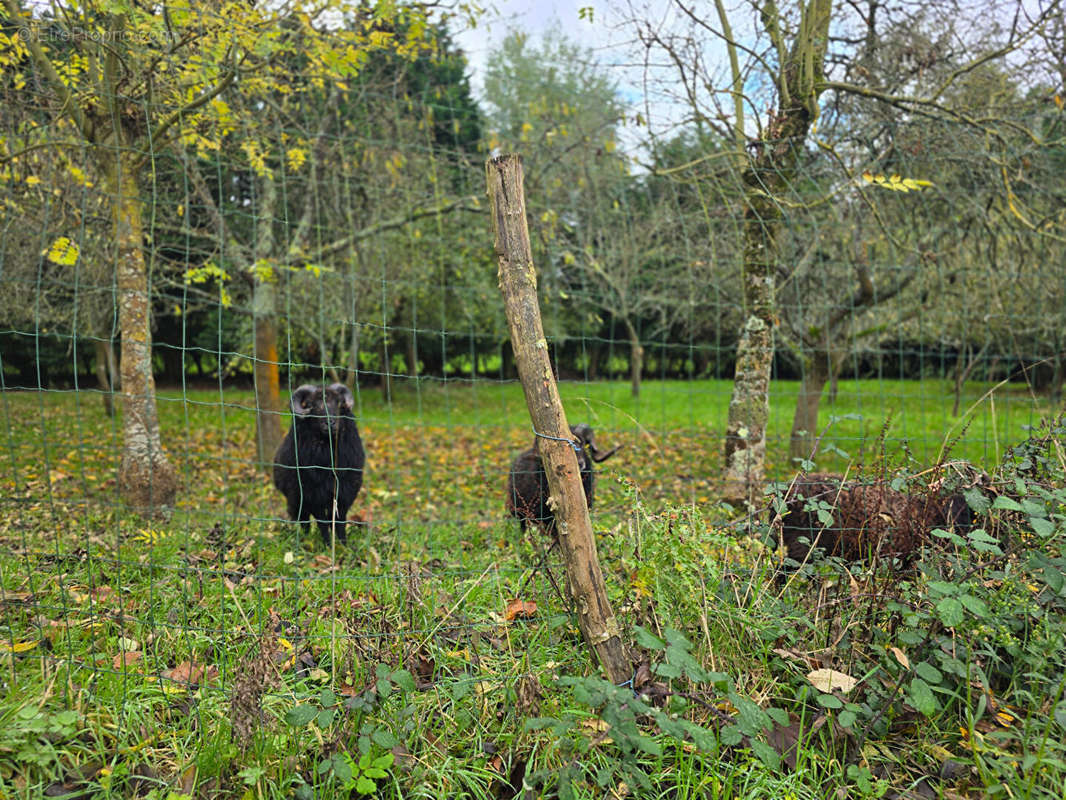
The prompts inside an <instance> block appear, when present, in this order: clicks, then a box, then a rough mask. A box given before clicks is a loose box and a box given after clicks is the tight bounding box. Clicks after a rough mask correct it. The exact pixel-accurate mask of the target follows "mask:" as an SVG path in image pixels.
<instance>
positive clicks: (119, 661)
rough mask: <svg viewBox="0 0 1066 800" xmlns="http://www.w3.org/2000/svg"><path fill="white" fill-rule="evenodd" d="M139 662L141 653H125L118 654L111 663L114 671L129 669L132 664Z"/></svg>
mask: <svg viewBox="0 0 1066 800" xmlns="http://www.w3.org/2000/svg"><path fill="white" fill-rule="evenodd" d="M140 660H141V653H140V652H139V651H138V652H133V653H129V652H127V653H119V654H118V655H117V656H115V659H114V661H113V662H112V663H113V664H114V665H115V669H122V668H123V667H129V666H131V665H133V664H136V663H137V662H138V661H140Z"/></svg>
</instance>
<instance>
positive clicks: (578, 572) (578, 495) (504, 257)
mask: <svg viewBox="0 0 1066 800" xmlns="http://www.w3.org/2000/svg"><path fill="white" fill-rule="evenodd" d="M485 175H486V179H487V181H488V188H489V199H490V201H491V203H492V221H493V227H494V229H495V234H496V257H497V260H498V262H499V280H500V291H501V292H503V300H504V305H505V306H506V309H507V323H508V325H509V326H510V329H511V345H512V347H513V349H514V356H515V365H516V366H517V367H518V377H519V379H521V381H522V388H523V390H524V391H525V395H526V405H527V406H528V407H529V416H530V418H531V419H532V420H533V429H534V430H535V431H537V432H539V433H542V434H545V435H546V436H553V437H558V438H559V439H563V440H566V441H558V440H556V439H545V438H541V439H538V450H539V451H540V457H541V460H542V461H543V463H544V471H545V472H546V473H547V476H548V488H549V489H550V491H551V498H552V500H554V504H555V510H554V513H555V519H556V530H557V531H558V534H559V544H560V547H561V549H562V553H563V557H564V558H565V560H566V574H567V585H568V586H569V588H570V594H571V596H572V597H573V601H574V605H575V607H576V608H577V615H578V619H577V622H578V627H579V628H580V629H581V633H582V635H583V636H584V637H585V641H586V642H587V643H588V645H589V647H590V648H591V649H592V651H593V652H594V653H595V654H596V656H597V657H598V658H599V660H600V664H602V665H603V668H604V670H605V671H606V672H607V677H608V678H609V679H610V680H611V682H612V683H615V684H622V683H625V682H626V681H628V680H630V679H631V678H632V677H633V666H632V664H631V663H630V661H629V658H628V656H627V654H626V649H625V645H624V644H623V642H622V631H621V628H620V627H619V625H618V622H617V620H616V619H615V617H614V614H613V613H612V612H611V606H610V603H609V602H608V601H607V587H606V586H605V585H604V581H603V571H602V570H601V569H600V562H599V558H598V557H597V555H596V540H595V538H594V537H593V534H592V523H591V522H590V521H589V510H588V505H587V504H586V502H585V492H584V490H583V489H582V487H581V474H580V472H579V470H578V464H577V455H576V453H575V452H574V449H573V448H572V447H571V446H570V445H569V444H567V441H572V440H573V435H572V434H571V433H570V426H569V425H567V423H566V414H565V412H564V411H563V404H562V401H561V400H560V399H559V389H558V387H557V386H556V383H555V376H554V375H553V374H552V369H551V361H550V359H549V358H548V344H547V340H546V339H545V338H544V328H543V326H542V325H541V321H540V305H539V304H538V302H537V275H536V272H535V271H534V268H533V251H532V250H531V249H530V245H529V228H528V227H527V225H526V200H525V194H524V192H523V188H522V159H521V157H520V156H518V155H514V154H509V155H503V156H499V157H497V158H493V159H490V160H489V161H488V162H486V164H485Z"/></svg>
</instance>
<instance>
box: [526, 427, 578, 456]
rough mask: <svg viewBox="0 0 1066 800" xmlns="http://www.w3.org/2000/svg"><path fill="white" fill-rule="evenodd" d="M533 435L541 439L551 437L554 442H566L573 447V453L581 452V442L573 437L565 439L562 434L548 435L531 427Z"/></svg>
mask: <svg viewBox="0 0 1066 800" xmlns="http://www.w3.org/2000/svg"><path fill="white" fill-rule="evenodd" d="M533 435H534V436H539V437H540V438H541V439H551V440H552V441H554V442H566V443H567V444H568V445H570V446H571V447H572V448H574V452H575V453H580V452H581V444H580V443H579V442H578V441H577V440H575V439H566V438H564V437H562V436H549V435H548V434H546V433H541V432H540V431H538V430H537V429H536V428H534V429H533Z"/></svg>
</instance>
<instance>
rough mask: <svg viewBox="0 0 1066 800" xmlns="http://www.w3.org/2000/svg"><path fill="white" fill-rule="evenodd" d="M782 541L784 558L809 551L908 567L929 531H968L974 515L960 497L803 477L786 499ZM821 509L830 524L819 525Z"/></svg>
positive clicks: (835, 478)
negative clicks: (889, 561) (897, 561)
mask: <svg viewBox="0 0 1066 800" xmlns="http://www.w3.org/2000/svg"><path fill="white" fill-rule="evenodd" d="M785 503H786V506H787V513H785V514H784V515H783V518H782V525H781V537H782V539H783V540H784V544H785V548H786V549H787V551H788V558H789V559H791V560H792V561H795V562H797V563H798V562H803V561H805V560H809V559H808V556H809V554H810V553H811V550H812V548H817V549H818V550H820V551H822V552H824V553H825V554H826V555H830V556H839V557H840V558H844V559H847V560H849V561H864V562H867V563H869V562H871V561H873V560H874V559H875V558H878V557H879V558H885V559H892V558H898V559H900V561H902V562H904V563H910V562H912V561H913V560H914V559H915V558H916V557H917V556H918V554H919V553H920V551H921V549H922V547H923V546H924V545H925V544H926V543H927V542H929V541H930V532H931V531H933V530H934V529H937V528H941V529H944V530H951V529H953V528H954V529H957V530H968V529H970V528H971V527H972V525H973V515H972V513H971V511H970V507H969V505H967V503H966V500H965V498H964V497H963V496H962V495H961V494H949V495H945V494H940V493H938V492H935V491H929V492H925V493H920V494H905V493H904V492H901V491H898V490H896V489H893V488H892V487H891V486H889V485H888V484H887V483H886V482H884V481H877V482H874V483H859V482H857V481H842V480H841V478H840V476H837V475H826V474H811V475H801V476H800V477H798V478H796V480H795V481H794V482H793V483H792V485H791V486H790V487H789V489H788V492H787V493H786V495H785ZM819 510H823V511H827V512H828V513H829V514H830V515H831V516H832V521H831V522H828V524H827V523H826V522H823V521H822V519H820V517H819V513H818V512H819Z"/></svg>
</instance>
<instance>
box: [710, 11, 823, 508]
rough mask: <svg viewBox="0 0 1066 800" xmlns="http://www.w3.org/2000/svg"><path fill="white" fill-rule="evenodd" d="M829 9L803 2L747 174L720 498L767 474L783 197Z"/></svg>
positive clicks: (817, 78)
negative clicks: (740, 302) (740, 303)
mask: <svg viewBox="0 0 1066 800" xmlns="http://www.w3.org/2000/svg"><path fill="white" fill-rule="evenodd" d="M831 8H832V2H831V0H809V2H808V3H807V4H806V5H805V6H803V9H802V19H801V24H800V29H799V31H798V32H797V33H796V38H795V40H794V41H793V44H792V48H791V50H790V51H789V53H788V55H787V57H786V58H785V63H783V64H782V65H781V73H780V76H779V82H778V83H779V87H780V98H779V103H778V108H777V110H776V112H775V113H774V115H773V117H772V119H771V123H770V125H768V126H767V127H766V128H765V129H764V132H763V137H762V139H761V141H760V142H759V144H758V152H757V155H756V156H755V157H754V158H753V160H752V161H751V163H750V164H749V166H748V169H747V170H746V172H745V174H744V183H745V186H746V188H745V197H744V223H743V226H744V227H743V231H744V233H743V235H744V245H743V246H744V250H743V252H744V308H745V319H744V323H743V327H742V328H741V333H740V342H739V343H738V345H737V364H736V374H735V377H734V379H733V395H732V398H731V399H730V401H729V420H728V422H727V425H726V435H725V486H724V496H725V498H726V499H728V500H732V501H750V500H752V499H753V498H754V497H755V495H756V494H757V493H758V492H759V491H760V489H761V487H762V484H763V481H764V479H765V465H766V425H767V422H768V421H769V418H770V368H771V366H772V364H773V357H774V336H773V329H774V325H775V324H776V318H775V313H774V302H775V301H774V274H775V268H776V264H777V259H778V237H779V235H780V230H781V208H782V205H781V203H780V199H781V197H782V195H783V194H784V193H785V192H787V191H788V189H789V188H790V186H791V184H792V181H793V180H794V178H795V175H796V168H797V162H798V160H799V156H800V153H801V151H802V148H803V141H804V139H806V137H807V132H808V130H809V129H810V126H811V122H812V121H813V120H814V118H815V116H816V114H817V110H818V97H819V95H820V93H821V91H822V87H821V82H822V79H823V64H824V60H825V48H826V42H827V40H828V35H829V16H830V11H831ZM774 14H776V12H775V11H773V8H772V6H767V10H766V11H765V12H764V19H763V22H764V25H766V26H767V27H768V29H769V33H770V35H771V37H772V38H776V37H779V36H780V29H779V26H778V22H777V19H776V16H774Z"/></svg>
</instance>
